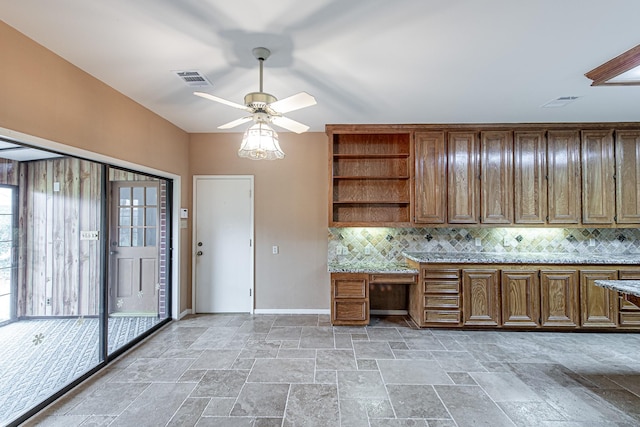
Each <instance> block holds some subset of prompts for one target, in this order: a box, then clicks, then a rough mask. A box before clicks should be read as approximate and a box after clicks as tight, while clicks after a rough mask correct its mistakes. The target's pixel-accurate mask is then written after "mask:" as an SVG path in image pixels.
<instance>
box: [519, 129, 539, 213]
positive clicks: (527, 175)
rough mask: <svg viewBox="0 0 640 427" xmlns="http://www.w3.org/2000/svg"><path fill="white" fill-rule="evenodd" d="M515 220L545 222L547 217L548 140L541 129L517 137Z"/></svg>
mask: <svg viewBox="0 0 640 427" xmlns="http://www.w3.org/2000/svg"><path fill="white" fill-rule="evenodd" d="M513 148H514V149H513V151H514V199H515V200H514V204H515V223H516V224H544V223H545V220H546V217H547V179H546V176H547V141H546V139H545V137H544V132H542V131H531V132H516V133H515V138H514V147H513Z"/></svg>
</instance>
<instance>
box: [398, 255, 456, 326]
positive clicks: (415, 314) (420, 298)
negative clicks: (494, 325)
mask: <svg viewBox="0 0 640 427" xmlns="http://www.w3.org/2000/svg"><path fill="white" fill-rule="evenodd" d="M409 315H410V316H411V317H412V318H413V320H414V321H415V322H416V323H417V324H418V326H421V327H428V326H447V327H457V326H460V325H461V320H462V312H461V301H460V269H459V268H448V267H447V268H439V267H424V268H422V269H421V270H420V285H419V286H414V287H413V289H412V291H411V295H410V298H409Z"/></svg>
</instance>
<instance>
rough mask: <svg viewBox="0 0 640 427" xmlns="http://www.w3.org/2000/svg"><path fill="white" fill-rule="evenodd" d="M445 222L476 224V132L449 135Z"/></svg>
mask: <svg viewBox="0 0 640 427" xmlns="http://www.w3.org/2000/svg"><path fill="white" fill-rule="evenodd" d="M448 139H449V140H448V146H447V153H448V156H447V160H448V161H447V166H448V174H447V179H448V189H447V190H448V196H449V197H448V198H449V200H448V205H447V207H448V212H447V213H448V222H449V223H450V224H477V223H478V216H479V215H478V194H479V183H478V137H477V135H476V133H475V132H451V133H449V138H448Z"/></svg>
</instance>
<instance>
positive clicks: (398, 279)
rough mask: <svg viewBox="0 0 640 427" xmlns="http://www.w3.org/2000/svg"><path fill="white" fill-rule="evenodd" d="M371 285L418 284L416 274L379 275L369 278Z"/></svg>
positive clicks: (372, 275)
mask: <svg viewBox="0 0 640 427" xmlns="http://www.w3.org/2000/svg"><path fill="white" fill-rule="evenodd" d="M369 283H397V284H401V285H402V284H407V285H411V284H414V283H416V275H415V274H396V273H386V274H382V273H378V274H371V276H369Z"/></svg>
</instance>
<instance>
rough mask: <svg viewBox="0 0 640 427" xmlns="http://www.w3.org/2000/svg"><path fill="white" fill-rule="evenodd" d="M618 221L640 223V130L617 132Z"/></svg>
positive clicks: (619, 222) (621, 222) (620, 222)
mask: <svg viewBox="0 0 640 427" xmlns="http://www.w3.org/2000/svg"><path fill="white" fill-rule="evenodd" d="M616 222H617V223H618V224H638V223H640V131H617V132H616Z"/></svg>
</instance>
